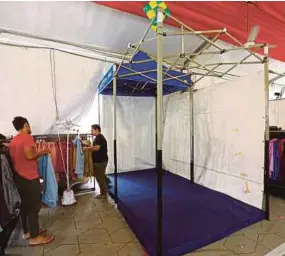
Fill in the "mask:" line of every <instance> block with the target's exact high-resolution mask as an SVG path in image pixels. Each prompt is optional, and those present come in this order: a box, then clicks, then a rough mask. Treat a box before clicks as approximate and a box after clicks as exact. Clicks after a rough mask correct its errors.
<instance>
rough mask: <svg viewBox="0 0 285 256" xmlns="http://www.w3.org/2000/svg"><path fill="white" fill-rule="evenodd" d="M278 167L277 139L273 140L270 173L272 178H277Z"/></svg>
mask: <svg viewBox="0 0 285 256" xmlns="http://www.w3.org/2000/svg"><path fill="white" fill-rule="evenodd" d="M279 169H280V160H279V156H278V141H275V142H274V146H273V175H272V179H273V180H278V176H279Z"/></svg>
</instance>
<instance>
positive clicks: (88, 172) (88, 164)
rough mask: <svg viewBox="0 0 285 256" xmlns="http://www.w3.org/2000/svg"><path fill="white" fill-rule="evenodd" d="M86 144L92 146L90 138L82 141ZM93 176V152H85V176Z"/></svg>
mask: <svg viewBox="0 0 285 256" xmlns="http://www.w3.org/2000/svg"><path fill="white" fill-rule="evenodd" d="M82 142H83V144H84V145H89V146H91V142H90V141H88V140H84V141H82ZM92 176H93V161H92V152H90V151H86V152H84V177H92Z"/></svg>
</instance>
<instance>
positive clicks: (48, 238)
mask: <svg viewBox="0 0 285 256" xmlns="http://www.w3.org/2000/svg"><path fill="white" fill-rule="evenodd" d="M36 239H37V240H38V241H36V242H32V241H31V240H32V239H30V242H29V244H30V245H31V246H37V245H45V244H49V243H51V242H53V241H54V239H55V237H54V236H38V237H37V238H36Z"/></svg>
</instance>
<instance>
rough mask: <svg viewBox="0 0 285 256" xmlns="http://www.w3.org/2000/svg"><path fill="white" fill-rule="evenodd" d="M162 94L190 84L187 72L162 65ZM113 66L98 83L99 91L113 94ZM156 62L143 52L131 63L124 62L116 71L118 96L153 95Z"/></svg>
mask: <svg viewBox="0 0 285 256" xmlns="http://www.w3.org/2000/svg"><path fill="white" fill-rule="evenodd" d="M162 70H163V71H162V72H163V95H167V94H170V93H173V92H177V91H182V90H185V89H187V88H188V87H190V86H191V78H190V76H189V75H188V74H184V73H182V72H179V71H175V70H169V69H168V68H167V67H165V66H163V67H162ZM113 77H114V68H113V67H111V68H110V69H109V71H108V72H107V73H106V74H105V76H104V77H103V79H102V81H101V82H100V84H99V93H100V94H102V95H112V94H113ZM156 80H157V63H156V61H155V60H153V59H152V58H151V57H149V56H148V55H147V54H146V53H144V52H140V51H139V52H138V53H137V54H136V55H135V56H134V58H133V61H132V63H124V64H122V65H121V66H120V68H119V70H118V72H117V95H118V96H141V97H143V96H144V97H153V96H155V93H156Z"/></svg>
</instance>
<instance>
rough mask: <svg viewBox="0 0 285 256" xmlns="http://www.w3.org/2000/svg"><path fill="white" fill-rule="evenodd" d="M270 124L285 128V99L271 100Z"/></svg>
mask: <svg viewBox="0 0 285 256" xmlns="http://www.w3.org/2000/svg"><path fill="white" fill-rule="evenodd" d="M269 124H270V125H271V126H278V127H282V129H283V130H285V100H284V99H282V100H271V101H270V102H269Z"/></svg>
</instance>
